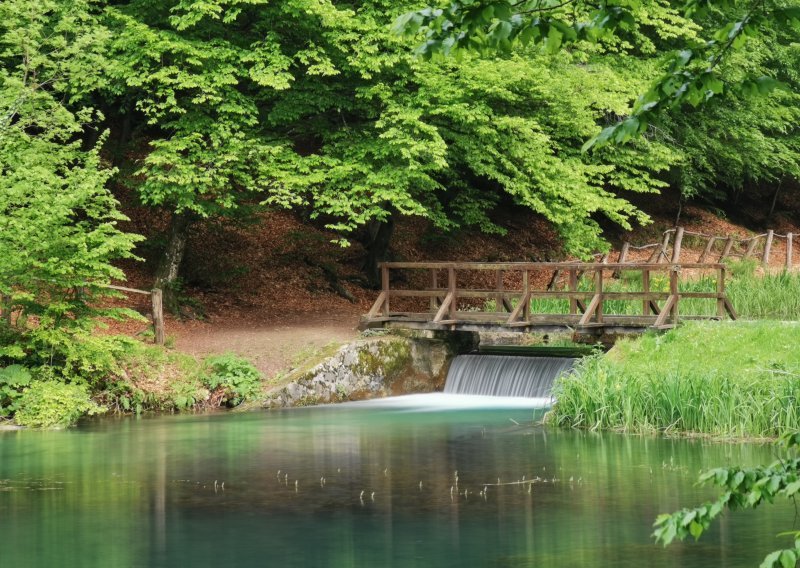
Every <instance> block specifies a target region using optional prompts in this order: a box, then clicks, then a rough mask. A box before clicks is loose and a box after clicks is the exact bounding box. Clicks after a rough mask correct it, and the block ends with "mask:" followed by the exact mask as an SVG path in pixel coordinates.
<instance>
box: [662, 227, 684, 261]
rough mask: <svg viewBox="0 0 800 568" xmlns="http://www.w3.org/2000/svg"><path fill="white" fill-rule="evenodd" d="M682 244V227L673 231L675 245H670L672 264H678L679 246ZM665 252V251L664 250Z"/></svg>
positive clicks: (679, 256)
mask: <svg viewBox="0 0 800 568" xmlns="http://www.w3.org/2000/svg"><path fill="white" fill-rule="evenodd" d="M682 244H683V227H678V228H677V229H676V231H675V243H674V244H673V245H672V263H673V264H676V263H678V262H680V258H681V245H682ZM664 250H665V251H666V250H667V249H666V248H664Z"/></svg>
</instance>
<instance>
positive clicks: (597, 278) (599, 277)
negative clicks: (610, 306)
mask: <svg viewBox="0 0 800 568" xmlns="http://www.w3.org/2000/svg"><path fill="white" fill-rule="evenodd" d="M594 293H595V294H598V295H599V296H600V301H599V302H598V303H597V310H596V311H595V314H596V316H597V323H603V267H602V266H598V267H597V269H595V271H594Z"/></svg>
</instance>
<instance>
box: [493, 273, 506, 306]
mask: <svg viewBox="0 0 800 568" xmlns="http://www.w3.org/2000/svg"><path fill="white" fill-rule="evenodd" d="M504 274H505V271H503V270H498V271H497V272H496V273H495V280H494V285H495V289H496V290H497V292H498V294H497V295H496V296H495V297H494V305H495V307H496V308H497V309H499V310H502V309H503V299H504V296H503V276H504Z"/></svg>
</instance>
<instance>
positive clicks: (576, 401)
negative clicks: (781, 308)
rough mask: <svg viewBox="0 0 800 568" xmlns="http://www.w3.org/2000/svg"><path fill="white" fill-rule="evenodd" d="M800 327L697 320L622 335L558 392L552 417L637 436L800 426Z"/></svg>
mask: <svg viewBox="0 0 800 568" xmlns="http://www.w3.org/2000/svg"><path fill="white" fill-rule="evenodd" d="M798 345H800V324H795V323H791V322H775V321H761V322H724V323H712V322H692V323H687V324H685V325H684V326H682V327H680V328H678V329H675V330H672V331H670V332H668V333H667V334H664V335H656V334H648V335H645V336H642V337H640V338H637V339H633V340H623V341H620V342H619V343H618V344H617V345H616V346H615V347H614V349H613V350H612V351H610V352H609V353H608V354H606V355H604V356H592V357H588V358H586V359H584V360H583V361H582V362H581V363H580V364H579V366H578V368H577V369H576V371H575V372H574V373H573V374H571V375H569V376H565V377H562V378H560V379H559V380H558V381H557V382H556V385H555V388H554V393H553V394H554V396H555V398H556V401H557V402H556V404H555V406H554V408H553V410H552V411H551V413H550V414H549V415H548V420H549V421H551V422H554V423H556V424H559V425H562V426H572V427H580V428H589V429H614V430H623V431H628V432H653V431H659V432H682V433H704V434H711V435H714V436H733V437H773V436H777V435H779V434H780V433H782V432H785V431H787V430H798V429H800V406H799V405H798V402H799V401H800V349H798V348H797V346H798Z"/></svg>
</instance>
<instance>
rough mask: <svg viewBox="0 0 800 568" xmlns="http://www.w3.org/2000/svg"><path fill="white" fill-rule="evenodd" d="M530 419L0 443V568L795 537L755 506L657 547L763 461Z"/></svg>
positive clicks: (134, 427) (275, 561)
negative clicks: (661, 531) (700, 536)
mask: <svg viewBox="0 0 800 568" xmlns="http://www.w3.org/2000/svg"><path fill="white" fill-rule="evenodd" d="M532 422H533V412H532V411H530V410H525V409H502V410H491V411H478V410H459V411H455V412H432V411H428V412H409V411H408V409H407V408H405V409H391V408H380V409H364V408H360V407H349V408H347V407H326V408H315V409H296V410H287V411H280V412H270V413H268V414H267V413H265V414H249V415H231V414H227V415H204V416H188V417H187V416H182V417H162V418H151V419H143V420H138V421H137V420H120V421H108V420H107V421H98V422H92V423H87V424H84V425H83V426H82V427H80V428H78V429H76V430H73V431H69V432H25V431H22V432H7V433H2V435H0V534H3V535H4V545H3V547H2V550H0V565H2V566H6V565H8V566H26V567H27V566H31V567H39V566H43V567H44V566H47V567H50V566H80V567H93V566H98V567H99V566H103V567H108V566H188V565H192V566H220V565H223V566H224V565H231V566H234V565H235V566H290V567H291V566H298V567H300V566H364V567H366V566H369V567H374V566H397V567H400V566H402V567H406V566H426V567H430V566H437V567H439V566H453V567H455V566H459V567H463V566H482V567H484V566H486V567H512V566H513V567H522V566H559V567H560V566H642V565H643V564H644V565H648V566H670V567H672V566H681V567H685V566H709V565H714V566H754V565H757V564H758V563H759V561H760V559H761V558H762V557H763V554H764V551H766V550H770V549H772V548H775V547H776V546H778V545H779V544H780V542H779V541H776V540H775V538H774V536H775V534H777V533H778V532H780V531H782V530H786V529H787V528H789V527H790V526H791V524H792V519H793V511H792V510H791V509H790V508H789V507H788V506H786V507H780V508H777V509H776V508H772V509H770V508H766V509H762V510H759V511H755V512H749V513H745V514H743V515H738V514H737V515H736V516H733V517H730V518H726V519H725V520H724V522H723V524H722V525H721V526H720V527H719V528H718V529H716V530H714V531H713V532H712V533H711V534H710V535H709V537H710V538H704V540H703V541H701V543H698V544H691V545H680V546H677V547H670V548H668V549H663V548H660V547H656V546H655V545H653V544H652V541H651V539H650V538H649V534H650V531H651V524H652V521H653V519H654V518H655V516H656V515H657V514H658V513H659V512H664V511H670V510H672V509H674V508H676V507H679V506H682V505H685V504H692V503H695V502H697V501H700V500H702V499H704V498H707V497H709V496H711V494H712V493H711V492H709V490H707V489H703V488H698V487H695V486H694V480H695V479H696V476H697V472H698V470H700V469H704V468H708V467H713V466H715V465H719V464H723V463H729V462H741V463H745V464H754V463H760V462H765V461H769V460H771V459H772V456H771V455H770V448H768V447H762V446H756V445H744V446H742V445H726V444H714V443H707V442H701V441H676V440H664V439H654V438H646V437H625V436H620V435H599V434H592V433H584V432H565V431H559V430H552V429H545V428H542V427H538V426H534V425H533V424H532ZM531 480H534V483H530V481H531ZM484 492H485V493H484Z"/></svg>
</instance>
